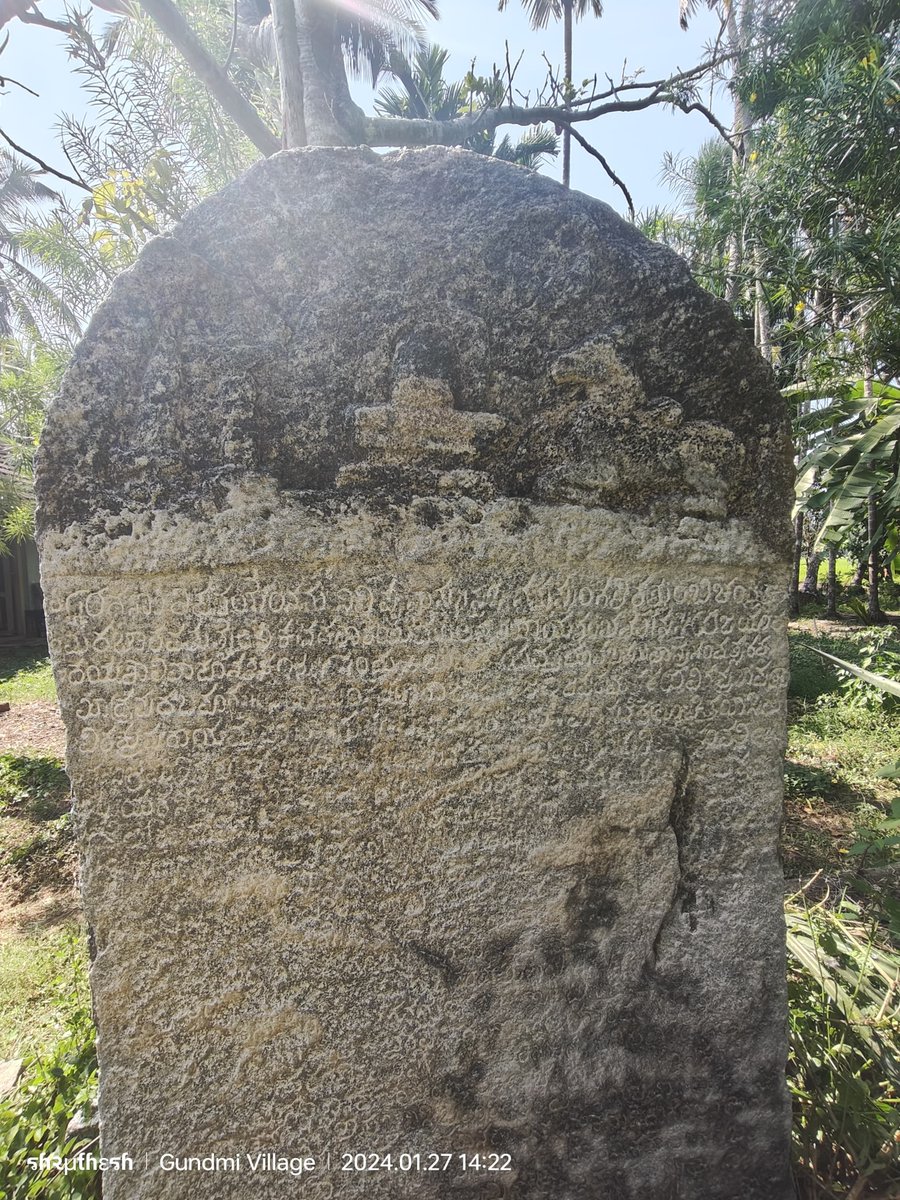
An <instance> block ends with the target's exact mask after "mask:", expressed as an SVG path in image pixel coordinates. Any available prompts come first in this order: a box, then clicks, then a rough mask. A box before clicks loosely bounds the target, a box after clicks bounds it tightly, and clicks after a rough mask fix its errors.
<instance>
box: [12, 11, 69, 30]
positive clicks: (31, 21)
mask: <svg viewBox="0 0 900 1200" xmlns="http://www.w3.org/2000/svg"><path fill="white" fill-rule="evenodd" d="M19 20H20V21H21V22H22V23H23V24H25V25H41V26H43V28H44V29H55V30H56V31H57V33H66V34H68V33H74V32H75V30H74V27H73V26H72V25H70V24H69V23H68V21H51V20H50V19H49V17H44V16H41V14H40V13H39V12H38V10H37V8H35V9H34V11H33V12H23V13H19Z"/></svg>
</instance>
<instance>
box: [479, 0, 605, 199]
mask: <svg viewBox="0 0 900 1200" xmlns="http://www.w3.org/2000/svg"><path fill="white" fill-rule="evenodd" d="M508 3H509V0H500V3H499V8H500V11H501V12H502V11H503V9H504V8H506V6H507V4H508ZM522 4H523V6H524V8H525V10H526V12H527V13H528V19H529V20H530V21H531V28H532V29H546V28H547V24H548V22H549V21H550V18H551V17H552V18H553V20H554V21H558V20H559V19H560V17H562V21H563V60H564V71H565V89H566V106H567V107H568V103H569V101H570V99H571V92H572V25H573V24H574V22H575V21H580V20H581V18H582V17H585V16H587V14H588V13H592V14H593V15H594V16H595V17H602V16H603V0H522ZM571 153H572V147H571V136H570V134H569V130H568V129H564V130H563V186H564V187H568V186H569V175H570V161H571Z"/></svg>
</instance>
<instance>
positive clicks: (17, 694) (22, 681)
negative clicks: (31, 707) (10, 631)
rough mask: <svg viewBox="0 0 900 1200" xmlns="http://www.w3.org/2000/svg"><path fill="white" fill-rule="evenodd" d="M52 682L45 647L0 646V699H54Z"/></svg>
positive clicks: (23, 700) (18, 700)
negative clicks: (1, 647)
mask: <svg viewBox="0 0 900 1200" xmlns="http://www.w3.org/2000/svg"><path fill="white" fill-rule="evenodd" d="M55 699H56V683H55V682H54V679H53V671H52V670H51V668H50V656H49V655H48V653H47V650H46V647H37V648H35V647H30V646H8V647H4V648H3V649H0V702H2V701H7V702H8V703H10V704H22V703H25V702H26V701H28V700H55Z"/></svg>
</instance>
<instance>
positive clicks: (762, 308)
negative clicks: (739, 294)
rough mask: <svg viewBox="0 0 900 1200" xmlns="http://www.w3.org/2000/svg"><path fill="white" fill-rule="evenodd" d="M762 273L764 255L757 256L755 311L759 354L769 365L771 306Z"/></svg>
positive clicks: (770, 354)
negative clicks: (761, 276)
mask: <svg viewBox="0 0 900 1200" xmlns="http://www.w3.org/2000/svg"><path fill="white" fill-rule="evenodd" d="M761 272H762V255H760V254H757V258H756V282H755V285H754V287H755V294H756V298H755V302H754V310H755V313H756V330H757V342H756V344H757V346H758V347H759V352H760V354H761V355H762V356H763V358H764V359H765V360H766V362H767V363H770V362H771V361H772V325H771V322H770V320H769V305H768V302H767V301H766V291H765V288H764V287H763V282H762V279H761V278H760V273H761Z"/></svg>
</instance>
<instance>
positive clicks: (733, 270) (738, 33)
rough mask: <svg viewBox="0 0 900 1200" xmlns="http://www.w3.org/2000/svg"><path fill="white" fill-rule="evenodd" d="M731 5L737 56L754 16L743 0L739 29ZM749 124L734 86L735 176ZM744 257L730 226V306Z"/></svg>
mask: <svg viewBox="0 0 900 1200" xmlns="http://www.w3.org/2000/svg"><path fill="white" fill-rule="evenodd" d="M734 7H735V6H734V4H729V5H728V7H727V9H726V20H727V28H728V43H729V48H730V50H731V52H732V53H733V54H738V55H740V54H741V53H742V52H743V51H744V50H746V48H747V45H748V42H749V37H750V30H751V26H752V16H753V6H752V0H745V3H744V6H743V11H742V21H741V28H738V22H737V16H736V15H735V11H734ZM736 69H737V68H736ZM749 125H750V115H749V113H748V112H747V107H746V105H745V104H744V102H743V100H742V99H741V96H740V93H739V91H738V90H737V88H735V90H734V122H733V126H732V133H733V134H734V143H735V144H734V146H733V148H732V151H731V169H732V174H733V175H734V176H735V177H736V176H737V175H738V174H739V172H740V170H741V168H742V167H743V166H744V163H745V161H746V157H747V147H746V144H745V137H746V132H747V129H748V127H749ZM743 258H744V246H743V238H742V234H741V231H740V230H739V229H737V228H732V231H731V233H730V234H729V235H728V266H727V269H726V274H725V299H726V300H727V301H728V303H729V304H731V305H732V306H734V305H736V304H737V302H738V300H739V299H740V295H741V270H742V268H743Z"/></svg>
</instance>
